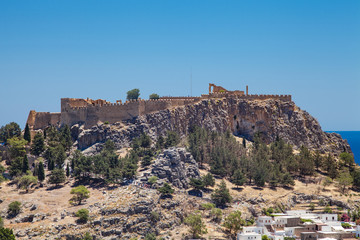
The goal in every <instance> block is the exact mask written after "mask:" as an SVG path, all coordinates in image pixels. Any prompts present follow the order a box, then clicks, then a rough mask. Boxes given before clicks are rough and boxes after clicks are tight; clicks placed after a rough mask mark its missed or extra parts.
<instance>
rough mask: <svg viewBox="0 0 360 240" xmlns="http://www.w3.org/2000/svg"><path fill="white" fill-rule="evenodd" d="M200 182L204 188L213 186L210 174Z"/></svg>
mask: <svg viewBox="0 0 360 240" xmlns="http://www.w3.org/2000/svg"><path fill="white" fill-rule="evenodd" d="M202 181H203V183H204V187H209V186H211V187H213V186H215V179H214V176H213V175H212V174H211V173H208V174H206V175H204V176H203V177H202Z"/></svg>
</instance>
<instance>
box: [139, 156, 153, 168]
mask: <svg viewBox="0 0 360 240" xmlns="http://www.w3.org/2000/svg"><path fill="white" fill-rule="evenodd" d="M150 165H151V157H150V156H148V155H146V156H145V157H143V158H142V159H141V166H142V167H147V166H150Z"/></svg>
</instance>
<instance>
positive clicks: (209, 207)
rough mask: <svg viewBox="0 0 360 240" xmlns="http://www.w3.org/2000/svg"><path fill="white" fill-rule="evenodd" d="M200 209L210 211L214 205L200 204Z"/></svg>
mask: <svg viewBox="0 0 360 240" xmlns="http://www.w3.org/2000/svg"><path fill="white" fill-rule="evenodd" d="M201 207H202V208H204V209H205V210H211V209H213V208H214V207H215V205H214V204H213V203H203V204H201Z"/></svg>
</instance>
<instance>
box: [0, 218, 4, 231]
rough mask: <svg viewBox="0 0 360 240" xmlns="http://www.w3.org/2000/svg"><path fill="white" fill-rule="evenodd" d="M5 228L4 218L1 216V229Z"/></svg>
mask: <svg viewBox="0 0 360 240" xmlns="http://www.w3.org/2000/svg"><path fill="white" fill-rule="evenodd" d="M3 227H4V220H3V219H2V217H1V216H0V228H3Z"/></svg>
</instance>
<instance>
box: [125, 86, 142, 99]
mask: <svg viewBox="0 0 360 240" xmlns="http://www.w3.org/2000/svg"><path fill="white" fill-rule="evenodd" d="M139 96H140V90H139V89H138V88H134V89H132V90H130V91H128V92H127V96H126V99H127V100H137V99H138V98H139Z"/></svg>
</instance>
